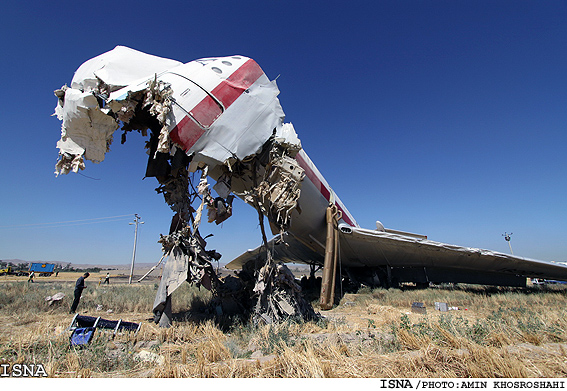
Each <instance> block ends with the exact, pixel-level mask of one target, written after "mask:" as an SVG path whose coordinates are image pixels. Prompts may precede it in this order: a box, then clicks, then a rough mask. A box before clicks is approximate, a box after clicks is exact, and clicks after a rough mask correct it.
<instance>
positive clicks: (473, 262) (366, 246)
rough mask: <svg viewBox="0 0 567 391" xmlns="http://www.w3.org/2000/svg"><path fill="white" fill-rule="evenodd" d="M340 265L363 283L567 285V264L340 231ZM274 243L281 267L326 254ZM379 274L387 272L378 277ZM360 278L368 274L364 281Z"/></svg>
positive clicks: (238, 262) (248, 256)
mask: <svg viewBox="0 0 567 391" xmlns="http://www.w3.org/2000/svg"><path fill="white" fill-rule="evenodd" d="M339 230H340V234H339V238H340V244H339V251H340V255H339V262H340V265H341V267H344V268H348V269H350V270H351V272H352V273H353V274H354V275H357V276H358V277H359V279H361V280H365V277H366V280H367V281H368V279H369V278H370V279H372V278H376V277H377V278H378V279H380V278H384V279H390V280H392V281H397V282H403V281H413V282H462V283H479V284H495V285H512V286H513V285H522V284H523V283H525V278H526V277H532V278H545V279H557V280H567V266H565V265H563V264H558V263H553V262H545V261H539V260H533V259H528V258H522V257H517V256H513V255H509V254H504V253H499V252H495V251H489V250H483V249H478V248H471V247H461V246H456V245H451V244H445V243H440V242H435V241H432V240H427V239H424V238H421V237H419V236H408V235H404V234H395V233H390V232H383V231H377V230H369V229H363V228H358V227H352V226H349V225H346V224H341V225H340V226H339ZM284 241H285V244H282V243H281V240H277V239H272V240H271V241H270V242H269V247H270V248H271V249H272V253H273V255H274V258H275V259H277V260H279V261H283V262H296V263H307V264H317V265H322V264H323V260H324V248H322V246H320V247H321V248H320V249H319V248H318V249H313V248H310V247H308V246H307V245H305V244H304V243H302V242H301V241H300V240H298V239H297V238H295V237H294V236H293V235H286V236H284ZM262 254H263V252H262V251H261V248H260V247H258V248H256V249H254V250H249V251H247V252H246V253H244V254H242V255H241V256H239V257H238V258H236V259H235V260H234V261H232V262H230V263H229V264H228V265H227V266H226V267H227V268H230V269H237V268H240V267H242V265H244V264H245V263H246V262H248V261H250V260H254V259H258V257H259V256H260V257H262V256H263V255H262ZM375 271H383V273H382V276H380V275H378V276H375V275H374V274H375ZM362 274H365V276H363V275H362Z"/></svg>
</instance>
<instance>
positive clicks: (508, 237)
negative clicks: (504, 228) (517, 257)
mask: <svg viewBox="0 0 567 391" xmlns="http://www.w3.org/2000/svg"><path fill="white" fill-rule="evenodd" d="M512 233H513V232H510V233H509V234H507V233H506V232H504V234H502V236H504V239H505V240H506V241H507V242H508V246H510V253H511V254H512V255H514V251H512V244H511V243H510V240H511V239H512V238H511V237H510V236H512Z"/></svg>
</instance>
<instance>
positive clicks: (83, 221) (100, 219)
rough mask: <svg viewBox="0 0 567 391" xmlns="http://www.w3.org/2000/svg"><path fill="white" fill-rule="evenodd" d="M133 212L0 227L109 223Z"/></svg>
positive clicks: (42, 226)
mask: <svg viewBox="0 0 567 391" xmlns="http://www.w3.org/2000/svg"><path fill="white" fill-rule="evenodd" d="M132 215H133V213H130V214H127V215H118V216H108V217H95V218H92V219H81V220H69V221H57V222H52V223H33V224H19V225H0V228H55V227H64V226H73V225H83V224H97V223H109V222H113V221H120V220H126V218H128V219H129V218H131V217H132Z"/></svg>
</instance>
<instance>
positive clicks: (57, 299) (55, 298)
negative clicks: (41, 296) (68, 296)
mask: <svg viewBox="0 0 567 391" xmlns="http://www.w3.org/2000/svg"><path fill="white" fill-rule="evenodd" d="M64 297H65V293H63V292H58V293H56V294H54V295H53V296H47V297H46V298H45V301H46V302H47V304H49V305H53V304H54V303H59V302H61V300H63V298H64Z"/></svg>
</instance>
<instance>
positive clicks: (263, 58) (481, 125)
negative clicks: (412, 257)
mask: <svg viewBox="0 0 567 391" xmlns="http://www.w3.org/2000/svg"><path fill="white" fill-rule="evenodd" d="M565 20H567V3H565V2H564V1H545V2H541V1H517V0H516V1H494V0H493V1H482V0H475V1H410V0H408V1H401V0H400V1H367V2H361V1H349V2H333V1H324V2H322V1H309V2H304V1H301V2H299V1H285V2H284V1H270V2H268V1H238V2H225V1H215V2H208V1H203V2H187V1H179V2H176V1H170V2H164V3H159V2H153V1H152V2H149V1H136V2H129V1H121V2H115V3H112V5H110V4H106V5H103V4H95V3H92V2H90V3H86V2H85V3H82V2H78V1H53V2H43V1H30V2H19V3H14V4H13V5H11V8H9V9H3V12H2V14H1V15H0V37H1V39H2V51H3V54H2V59H3V60H2V62H1V64H0V68H1V70H2V75H3V82H2V85H3V94H1V96H0V107H1V110H0V116H1V118H2V135H3V142H2V145H3V146H4V148H3V153H2V154H0V162H1V164H2V168H3V169H2V171H1V172H0V181H1V183H2V191H1V192H0V205H2V206H1V207H0V259H13V258H16V259H22V260H26V261H38V260H41V261H47V262H54V261H60V262H73V263H100V264H117V263H129V262H130V260H131V257H132V247H133V239H134V228H133V226H131V225H129V224H128V223H129V222H131V221H133V214H134V213H138V214H139V215H140V216H141V217H142V220H143V221H144V222H145V224H144V225H142V226H141V227H140V231H139V242H138V250H137V254H136V261H137V262H157V261H158V260H159V257H160V255H161V249H160V245H159V244H158V243H157V240H158V239H159V234H160V233H164V234H165V233H167V231H168V228H169V221H170V218H171V211H170V210H169V208H168V207H167V206H166V204H165V203H164V201H163V198H162V196H161V195H158V194H156V193H155V191H154V189H155V188H156V187H157V182H156V181H155V179H153V178H147V179H143V176H144V173H145V165H146V154H145V151H144V149H143V141H144V140H143V139H142V137H141V136H140V135H137V134H132V135H129V137H128V141H127V142H126V144H124V145H121V144H120V142H119V140H120V131H118V132H117V133H116V134H115V143H114V144H113V145H112V147H111V149H112V150H111V152H110V153H108V154H107V157H106V160H105V161H104V162H102V163H101V164H93V163H90V162H87V169H86V170H85V171H83V174H84V175H85V176H83V175H76V174H70V175H67V176H60V177H58V178H56V177H55V175H54V173H53V172H54V166H55V162H56V160H57V154H58V151H57V149H56V148H55V144H56V142H57V140H58V139H59V136H60V122H59V121H58V120H57V118H56V117H52V116H51V114H52V113H53V109H54V107H55V105H56V98H55V96H54V95H53V91H54V90H55V89H57V88H60V87H61V86H62V85H63V84H65V83H70V81H71V78H72V77H73V73H74V71H75V70H76V69H77V68H78V67H79V65H81V64H82V63H83V62H84V61H86V60H88V59H89V58H92V57H94V56H96V55H99V54H101V53H103V52H106V51H108V50H111V49H112V48H114V47H115V46H116V45H124V46H129V47H132V48H134V49H137V50H140V51H143V52H146V53H150V54H154V55H157V56H161V57H166V58H172V59H176V60H179V61H182V62H188V61H191V60H194V59H198V58H202V57H212V56H226V55H233V54H241V55H245V56H248V57H251V58H254V59H255V60H256V61H257V62H258V63H259V64H260V66H261V67H262V68H263V70H264V71H265V73H266V74H267V75H268V77H270V78H271V79H274V78H276V77H278V76H279V78H278V85H279V88H280V90H281V93H280V101H281V104H282V107H283V109H284V111H285V113H286V117H287V118H286V121H288V122H292V123H293V124H294V126H295V129H296V131H297V132H298V134H299V137H300V138H301V140H302V144H303V147H304V148H305V150H306V151H307V153H308V154H309V155H310V157H311V158H312V160H313V161H314V162H315V164H316V165H317V166H318V168H319V170H320V171H321V172H322V173H323V175H324V176H325V178H326V179H327V181H328V182H329V183H330V185H331V186H332V187H333V189H334V190H335V191H336V192H337V194H338V195H339V196H340V197H341V199H342V200H343V202H344V203H345V204H346V206H347V207H348V208H349V210H350V211H351V212H352V214H353V215H354V217H355V218H356V219H357V221H358V223H359V224H360V225H361V226H363V227H365V228H374V227H375V221H376V220H381V221H382V222H383V223H384V225H385V226H386V227H389V228H393V229H400V230H406V231H410V232H416V233H421V234H425V235H428V237H429V238H430V239H432V240H436V241H441V242H445V243H452V244H458V245H465V246H471V247H480V248H487V249H491V250H496V251H501V252H509V248H508V244H507V243H506V242H505V240H504V238H503V237H502V234H503V233H504V232H505V231H506V232H513V235H512V242H511V243H512V247H513V250H514V254H516V255H520V256H525V257H529V258H535V259H542V260H556V261H567V240H566V239H565V238H567V206H566V204H565V199H566V197H565V195H566V190H567V154H566V153H565V148H566V146H567V133H566V131H565V130H566V127H567V110H566V109H567V76H566V70H567V23H565ZM136 136H138V137H136ZM87 176H88V177H87ZM125 215H126V216H125ZM113 216H121V217H117V218H114V219H100V218H106V217H113ZM93 219H100V220H93ZM109 220H113V221H109ZM60 222H72V223H64V224H52V223H60ZM202 232H203V233H204V234H207V233H209V232H210V233H213V234H214V236H213V237H212V238H209V240H208V242H209V247H210V248H215V249H217V251H219V252H220V253H222V254H223V258H222V261H223V262H228V261H230V260H231V259H232V258H233V257H235V256H237V255H239V254H240V253H242V252H243V251H245V250H246V249H248V248H252V247H255V246H256V245H257V244H258V243H259V242H260V231H259V228H258V224H257V217H256V215H255V212H254V211H253V210H252V209H251V208H250V207H249V206H247V205H245V204H244V203H243V202H242V201H239V200H237V201H236V202H235V210H234V216H233V217H232V218H230V219H229V220H227V221H226V222H224V223H223V224H222V225H221V226H218V227H217V226H215V225H214V224H206V225H204V226H202Z"/></svg>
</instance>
